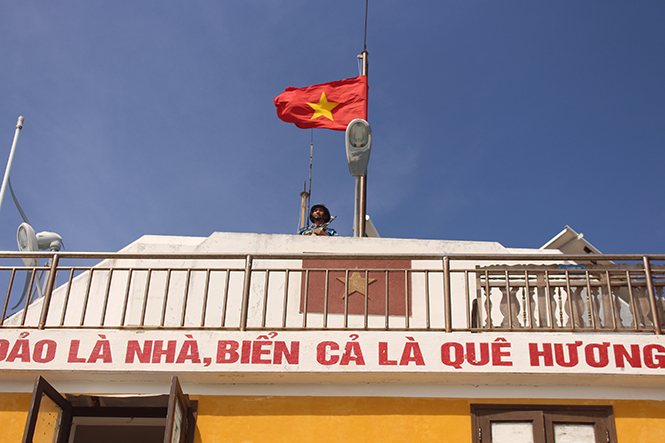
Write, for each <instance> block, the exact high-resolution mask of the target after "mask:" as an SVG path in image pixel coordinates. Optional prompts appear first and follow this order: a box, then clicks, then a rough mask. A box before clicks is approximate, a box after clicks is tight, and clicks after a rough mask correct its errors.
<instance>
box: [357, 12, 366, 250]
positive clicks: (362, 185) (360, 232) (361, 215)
mask: <svg viewBox="0 0 665 443" xmlns="http://www.w3.org/2000/svg"><path fill="white" fill-rule="evenodd" d="M368 5H369V0H365V39H364V42H363V52H362V54H360V55H358V58H359V59H362V64H363V68H362V74H361V75H364V76H365V77H367V70H368V67H369V53H368V52H367V8H368ZM367 81H368V84H369V79H367ZM367 107H369V100H368V103H367ZM365 118H367V116H365ZM356 195H360V198H359V201H358V202H356V207H357V218H356V227H357V230H356V231H355V232H356V236H357V237H364V236H365V218H366V217H365V214H367V172H365V174H364V175H362V176H360V177H359V179H357V180H356Z"/></svg>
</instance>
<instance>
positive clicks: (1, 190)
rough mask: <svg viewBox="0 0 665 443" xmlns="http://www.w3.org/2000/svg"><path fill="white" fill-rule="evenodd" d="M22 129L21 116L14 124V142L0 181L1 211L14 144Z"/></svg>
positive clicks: (14, 149) (12, 158)
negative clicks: (0, 182)
mask: <svg viewBox="0 0 665 443" xmlns="http://www.w3.org/2000/svg"><path fill="white" fill-rule="evenodd" d="M21 129H23V116H20V117H19V118H18V122H17V123H16V132H14V142H13V143H12V149H11V151H9V160H7V169H5V177H4V178H3V179H2V188H0V210H1V209H2V202H3V200H4V199H5V191H6V190H7V182H9V171H11V169H12V163H13V162H14V153H15V152H16V143H18V136H19V134H20V133H21Z"/></svg>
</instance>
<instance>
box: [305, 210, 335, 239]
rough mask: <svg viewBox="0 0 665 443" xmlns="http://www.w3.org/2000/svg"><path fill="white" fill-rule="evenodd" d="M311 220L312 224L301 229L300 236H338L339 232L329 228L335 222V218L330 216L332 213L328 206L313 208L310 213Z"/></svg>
mask: <svg viewBox="0 0 665 443" xmlns="http://www.w3.org/2000/svg"><path fill="white" fill-rule="evenodd" d="M309 220H310V221H311V222H312V224H311V225H309V226H308V227H306V228H302V229H300V231H298V234H300V235H327V236H334V235H337V231H335V230H334V229H333V228H330V227H329V226H328V225H329V224H330V223H331V222H332V221H333V220H335V217H331V216H330V211H329V210H328V208H327V207H326V205H322V204H316V205H314V206H312V209H311V210H310V211H309Z"/></svg>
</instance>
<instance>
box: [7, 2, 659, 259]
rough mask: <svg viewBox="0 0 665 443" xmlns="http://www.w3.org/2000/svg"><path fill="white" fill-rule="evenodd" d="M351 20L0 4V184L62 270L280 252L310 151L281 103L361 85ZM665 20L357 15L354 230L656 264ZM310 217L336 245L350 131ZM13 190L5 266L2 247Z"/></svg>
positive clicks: (469, 12) (348, 194)
mask: <svg viewBox="0 0 665 443" xmlns="http://www.w3.org/2000/svg"><path fill="white" fill-rule="evenodd" d="M364 12H365V2H364V0H353V1H351V0H340V1H335V2H312V1H304V0H290V1H278V0H273V1H269V0H265V1H263V0H247V1H227V2H220V1H218V0H190V1H187V2H175V1H170V2H163V1H139V2H136V1H131V2H130V1H124V0H113V1H95V2H90V1H68V0H62V1H58V2H53V1H46V0H26V1H21V2H6V3H5V4H4V5H3V8H2V14H0V80H1V81H0V165H1V168H2V171H4V167H5V165H6V161H7V158H8V156H9V150H10V147H11V142H12V139H13V135H14V125H15V124H16V120H17V118H18V116H19V115H23V116H25V126H24V129H23V131H22V133H21V136H20V139H19V144H18V150H17V154H16V157H15V160H14V166H13V169H12V174H11V175H12V179H13V180H12V182H13V185H14V189H15V191H16V193H17V195H18V197H19V201H20V202H21V204H22V206H23V208H24V210H25V211H26V213H27V215H28V217H29V218H30V221H31V222H32V225H33V226H34V228H35V229H36V230H37V231H43V230H52V231H56V232H58V233H60V234H61V235H62V236H63V237H64V241H65V245H66V248H67V250H69V251H117V250H118V249H120V248H122V247H123V246H125V245H127V244H129V243H131V242H132V241H134V240H136V239H137V238H139V237H140V236H142V235H144V234H164V235H183V236H208V235H210V234H211V233H212V232H215V231H231V232H259V233H293V232H295V230H296V229H297V225H298V217H299V207H300V197H299V193H300V192H301V191H302V190H303V184H304V182H305V180H307V177H308V168H309V145H310V138H311V137H312V132H311V131H310V130H301V129H298V128H296V127H295V126H294V125H292V124H287V123H284V122H282V121H280V120H279V119H278V118H277V116H276V114H275V108H274V105H273V102H272V100H273V98H274V97H275V96H276V95H278V94H279V93H281V92H282V91H283V90H284V89H285V88H286V87H288V86H296V87H301V86H308V85H312V84H317V83H324V82H329V81H334V80H340V79H343V78H349V77H355V76H357V75H358V73H359V67H358V60H357V59H356V55H357V54H359V53H360V52H361V51H362V49H363V25H364ZM664 23H665V2H664V1H662V0H644V1H639V2H628V1H615V0H602V1H601V0H595V1H586V0H583V1H580V0H572V1H569V0H556V1H555V0H550V1H517V0H501V1H499V0H489V1H488V0H482V1H478V0H465V1H440V0H438V1H416V2H404V1H394V0H381V1H378V0H370V2H369V29H368V33H367V49H368V51H369V59H370V70H369V85H370V92H369V121H370V123H371V125H372V129H373V136H374V146H373V150H372V157H371V160H370V165H369V176H368V203H367V207H368V213H369V214H370V215H371V216H372V219H373V221H374V223H375V225H376V227H377V229H378V230H379V232H380V234H381V235H382V236H383V237H400V238H423V239H445V240H491V241H498V242H500V243H502V244H504V245H505V246H509V247H528V248H533V247H540V246H541V245H542V244H544V243H545V242H546V241H548V240H549V239H550V238H551V237H553V236H554V235H556V234H557V233H558V232H559V231H561V230H562V229H563V228H564V226H565V225H570V226H571V227H572V228H573V229H575V230H577V231H578V232H583V233H584V234H585V237H586V238H587V239H588V240H589V241H590V242H591V243H592V244H593V245H595V246H596V247H597V248H598V249H600V250H601V251H603V252H606V253H665V223H664V222H665V208H664V202H665V187H664V186H663V179H662V177H663V174H665V161H664V160H665V152H664V151H665V150H664V148H665V81H664V80H665V50H664V49H665V48H664V45H665V25H664ZM313 134H314V135H313V137H314V179H313V189H312V191H313V197H312V202H313V203H315V202H325V203H326V204H328V206H329V207H330V208H331V211H332V213H333V214H337V215H338V218H337V220H335V222H334V224H333V226H334V227H335V228H336V229H337V230H338V231H339V232H340V234H342V235H351V226H352V213H353V192H354V191H353V190H354V182H353V178H352V177H351V176H350V175H349V172H348V167H347V165H346V157H345V153H344V141H343V133H342V132H337V131H330V130H324V129H317V130H314V133H313ZM20 222H21V218H20V215H19V213H18V211H17V210H16V208H15V207H14V204H13V202H12V200H11V196H10V195H9V193H7V194H6V196H5V201H4V203H3V206H2V211H1V212H0V249H3V250H15V249H16V241H15V234H16V229H17V227H18V225H19V223H20Z"/></svg>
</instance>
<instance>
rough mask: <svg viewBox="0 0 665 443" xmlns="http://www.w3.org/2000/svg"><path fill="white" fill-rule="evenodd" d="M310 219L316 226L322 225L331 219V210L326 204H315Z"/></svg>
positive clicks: (310, 212)
mask: <svg viewBox="0 0 665 443" xmlns="http://www.w3.org/2000/svg"><path fill="white" fill-rule="evenodd" d="M309 219H310V220H311V222H312V223H314V224H315V225H316V226H320V225H322V224H324V223H327V222H329V221H330V211H329V210H328V208H326V205H322V204H317V205H314V206H312V209H311V210H310V211H309Z"/></svg>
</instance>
